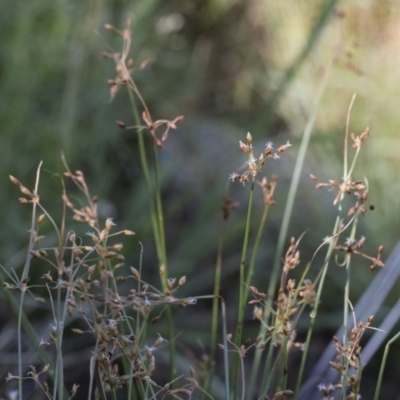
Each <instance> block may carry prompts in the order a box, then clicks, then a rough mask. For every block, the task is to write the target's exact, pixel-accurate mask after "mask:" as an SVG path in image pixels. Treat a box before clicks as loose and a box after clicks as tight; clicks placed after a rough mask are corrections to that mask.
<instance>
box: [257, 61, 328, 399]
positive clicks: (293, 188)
mask: <svg viewBox="0 0 400 400" xmlns="http://www.w3.org/2000/svg"><path fill="white" fill-rule="evenodd" d="M333 60H334V57H332V59H331V61H330V63H329V65H328V68H327V71H326V73H325V75H324V77H323V79H322V81H321V84H320V86H319V89H318V93H317V96H316V99H315V102H314V106H313V109H312V111H311V114H310V117H309V119H308V121H307V124H306V126H305V128H304V133H303V139H302V141H301V145H300V148H299V154H298V156H297V160H296V165H295V167H294V171H293V177H292V182H291V184H290V188H289V193H288V199H287V201H286V205H285V211H284V214H283V219H282V224H281V229H280V231H279V237H278V244H277V246H276V253H275V260H274V265H273V269H272V272H271V277H270V280H269V285H268V291H267V293H268V296H269V297H268V299H267V304H268V307H266V309H265V311H264V316H263V320H264V323H265V324H267V323H268V321H269V318H270V310H271V308H272V302H273V300H274V293H275V290H276V285H277V282H278V277H279V272H280V263H281V256H282V253H283V248H284V245H285V241H286V237H287V232H288V229H289V222H290V219H291V216H292V212H293V205H294V199H295V196H296V192H297V188H298V186H299V182H300V176H301V172H302V170H303V165H304V161H305V158H306V152H307V148H308V144H309V142H310V138H311V133H312V130H313V127H314V124H315V120H316V118H317V115H318V109H319V105H320V101H321V98H322V95H323V93H324V91H325V88H326V86H327V83H328V79H329V76H330V71H331V68H332V64H333ZM261 354H262V351H261V350H258V349H257V351H256V354H255V356H254V361H253V365H252V372H251V380H252V381H253V382H255V379H256V376H257V372H258V371H259V366H260V362H261ZM268 360H270V358H269V357H267V362H268ZM268 365H270V364H267V365H266V368H264V371H266V372H265V373H266V374H268V371H269V369H268ZM253 388H254V385H253V386H251V387H250V391H251V390H253ZM249 398H251V394H250V396H249Z"/></svg>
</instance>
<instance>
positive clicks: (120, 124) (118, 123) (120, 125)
mask: <svg viewBox="0 0 400 400" xmlns="http://www.w3.org/2000/svg"><path fill="white" fill-rule="evenodd" d="M115 123H116V124H117V125H118V126H119V127H120V128H121V129H125V128H126V124H125V122H122V121H115Z"/></svg>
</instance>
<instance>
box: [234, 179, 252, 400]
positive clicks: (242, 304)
mask: <svg viewBox="0 0 400 400" xmlns="http://www.w3.org/2000/svg"><path fill="white" fill-rule="evenodd" d="M253 198H254V178H253V179H252V181H251V188H250V194H249V204H248V208H247V218H246V226H245V232H244V239H243V249H242V257H241V259H240V282H239V285H240V286H239V288H240V289H239V310H238V323H237V328H236V337H235V343H236V346H237V347H240V345H241V341H242V329H243V320H244V310H245V306H246V303H245V301H246V297H245V293H246V290H247V288H246V283H245V267H246V256H247V250H248V243H249V233H250V223H251V212H252V209H253ZM238 362H239V356H236V357H235V361H234V363H233V374H232V376H233V382H234V398H235V399H236V396H237V379H238Z"/></svg>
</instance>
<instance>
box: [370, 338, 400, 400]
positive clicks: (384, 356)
mask: <svg viewBox="0 0 400 400" xmlns="http://www.w3.org/2000/svg"><path fill="white" fill-rule="evenodd" d="M399 338H400V332H397V333H396V335H394V336H393V337H392V338H391V339H390V340H389V341H388V342H387V344H386V346H385V352H384V353H383V357H382V362H381V367H380V369H379V375H378V381H377V382H376V388H375V395H374V400H378V399H379V393H380V391H381V386H382V378H383V372H384V371H385V366H386V361H387V357H388V355H389V348H390V346H391V345H392V344H393V343H394V342H395V341H396V340H398V339H399Z"/></svg>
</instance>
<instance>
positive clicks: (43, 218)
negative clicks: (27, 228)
mask: <svg viewBox="0 0 400 400" xmlns="http://www.w3.org/2000/svg"><path fill="white" fill-rule="evenodd" d="M45 218H46V214H42V215H40V216H39V217H38V219H37V223H38V224H41V223H42V222H43V221H44V220H45Z"/></svg>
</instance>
